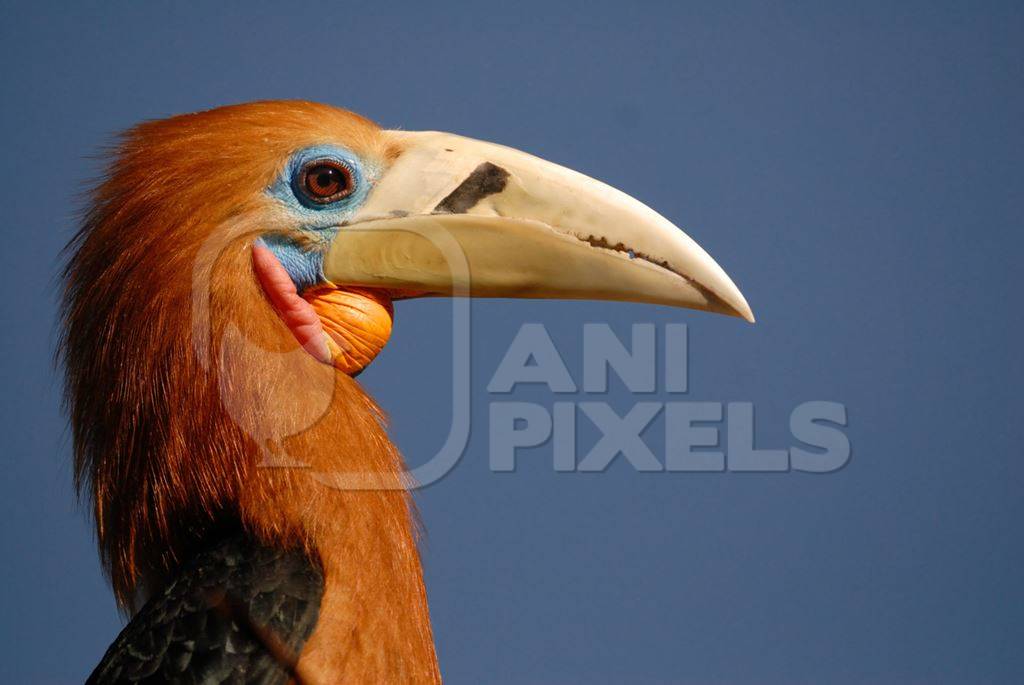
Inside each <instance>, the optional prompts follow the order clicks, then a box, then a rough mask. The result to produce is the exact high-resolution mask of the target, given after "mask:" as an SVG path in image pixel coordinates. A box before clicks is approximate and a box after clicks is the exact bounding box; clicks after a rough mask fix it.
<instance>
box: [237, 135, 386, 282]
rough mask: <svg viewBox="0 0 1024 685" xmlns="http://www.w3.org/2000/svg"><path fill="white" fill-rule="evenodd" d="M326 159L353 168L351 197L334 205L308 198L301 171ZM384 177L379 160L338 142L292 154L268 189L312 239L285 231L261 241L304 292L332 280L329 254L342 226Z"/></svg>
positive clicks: (259, 240)
mask: <svg viewBox="0 0 1024 685" xmlns="http://www.w3.org/2000/svg"><path fill="white" fill-rule="evenodd" d="M321 160H324V161H332V162H335V163H339V164H343V165H345V166H346V167H348V169H349V170H350V171H351V172H352V184H353V187H354V188H353V191H352V192H351V193H350V194H349V195H347V196H346V197H343V198H341V199H340V200H337V201H336V202H331V203H329V204H318V203H316V202H313V201H312V200H310V199H309V198H308V197H307V196H306V194H305V193H304V192H303V188H302V185H301V184H302V180H301V174H302V169H303V168H304V167H305V166H306V165H308V164H309V163H310V162H314V161H321ZM379 175H380V169H379V168H377V166H376V165H375V164H372V163H367V162H366V161H364V160H362V159H360V158H359V156H357V155H356V154H355V153H353V152H352V151H350V150H347V149H345V148H343V147H338V146H335V145H317V146H314V147H308V148H305V149H304V150H300V151H298V152H296V153H295V154H294V155H292V157H291V159H289V160H288V164H287V165H285V168H284V171H283V172H282V173H281V175H280V176H279V177H278V178H277V180H276V181H274V183H273V185H271V186H270V187H269V188H267V191H266V192H267V194H268V195H270V197H272V198H273V199H274V200H276V201H278V202H279V203H281V204H282V205H283V206H284V208H285V210H286V211H288V212H289V213H291V215H292V216H294V217H295V220H296V224H297V226H298V228H299V230H300V231H302V233H303V234H305V237H307V238H309V240H308V242H307V241H304V244H301V245H300V244H299V243H297V242H296V241H295V240H293V239H292V238H290V237H288V236H285V235H281V234H268V235H265V236H262V237H261V238H259V239H258V240H257V242H258V243H259V244H262V245H264V246H266V247H267V248H269V249H270V251H271V252H273V253H274V255H275V256H276V257H277V258H278V260H280V262H281V265H282V266H284V268H285V270H286V271H287V272H288V275H289V276H291V277H292V281H293V282H294V283H295V287H296V288H297V289H298V291H299V292H302V291H303V290H304V289H306V288H309V287H311V286H314V285H319V284H321V283H325V282H326V281H327V278H326V277H325V276H324V268H323V266H324V252H325V251H326V250H327V248H328V247H329V246H330V244H331V241H332V240H334V236H336V235H337V234H338V231H339V230H340V229H341V227H342V226H344V225H345V224H346V223H348V221H349V220H351V218H352V217H353V216H354V215H355V213H356V211H358V209H359V207H360V206H362V204H363V203H364V202H365V201H366V197H367V195H369V193H370V189H371V188H372V187H373V184H374V183H375V182H376V181H377V179H378V177H379Z"/></svg>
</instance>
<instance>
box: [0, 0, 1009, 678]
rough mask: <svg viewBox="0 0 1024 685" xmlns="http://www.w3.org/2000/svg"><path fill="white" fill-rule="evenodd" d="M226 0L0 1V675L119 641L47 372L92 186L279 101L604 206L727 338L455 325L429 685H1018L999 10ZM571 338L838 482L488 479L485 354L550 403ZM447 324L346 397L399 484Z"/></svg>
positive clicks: (569, 326)
mask: <svg viewBox="0 0 1024 685" xmlns="http://www.w3.org/2000/svg"><path fill="white" fill-rule="evenodd" d="M226 5H230V3H217V4H214V3H207V4H205V5H204V7H203V8H202V9H190V8H187V7H186V6H185V5H183V4H172V3H103V4H95V5H87V4H85V3H66V4H65V5H63V6H62V5H60V4H57V3H50V4H47V3H27V2H22V3H9V2H5V3H4V9H3V15H4V19H3V21H2V22H0V65H2V67H0V69H2V73H3V78H2V81H0V95H2V101H3V103H4V107H3V108H2V109H0V123H2V126H0V131H2V133H0V135H2V137H3V151H4V154H3V155H0V168H2V172H0V173H2V175H0V178H2V181H3V182H2V184H0V204H2V206H3V207H4V214H5V216H4V220H3V222H2V224H0V225H2V228H0V231H2V235H3V249H2V250H0V283H2V289H0V292H2V293H4V297H2V298H0V324H2V330H3V335H2V345H3V347H2V354H0V372H2V378H3V386H2V387H3V390H2V393H0V403H2V404H0V432H2V435H3V440H2V442H3V447H2V449H0V454H2V459H3V476H2V478H0V517H2V520H3V526H2V527H0V547H2V549H3V554H2V555H0V569H2V578H3V586H2V590H0V600H2V605H0V645H3V647H0V676H2V680H3V681H4V682H33V683H36V682H40V683H72V682H80V681H81V680H82V679H83V678H84V676H85V675H86V674H87V673H88V672H89V670H90V669H91V668H92V666H93V665H94V664H95V663H96V661H97V660H98V659H99V657H100V655H101V654H102V653H103V651H104V649H105V648H106V646H107V645H108V644H109V642H110V641H111V640H112V638H113V637H114V635H115V634H116V633H117V631H118V630H119V627H120V625H121V620H120V618H119V617H118V615H117V613H116V611H115V608H114V604H113V601H112V599H111V596H110V593H109V590H108V588H107V586H106V585H105V583H104V581H103V579H102V576H101V574H100V571H99V568H98V565H97V561H96V555H95V551H94V548H93V543H92V538H91V531H90V527H89V525H88V523H87V521H86V519H85V516H84V514H83V512H82V511H81V510H80V509H79V508H78V507H77V505H76V504H75V502H74V498H73V495H72V491H71V485H70V480H71V477H70V467H69V439H68V435H67V432H66V428H65V421H64V418H63V417H62V414H61V411H60V407H59V389H60V382H59V379H58V377H57V376H56V374H55V372H54V369H53V366H52V361H51V355H52V347H53V343H54V337H55V336H54V331H55V328H54V318H55V301H56V288H55V274H56V272H57V269H58V251H59V250H60V248H61V246H62V245H63V244H64V243H65V242H66V241H67V239H68V238H69V237H70V236H71V234H72V231H73V230H74V226H75V216H76V211H77V209H78V208H79V207H80V205H79V204H78V201H79V198H80V194H81V191H82V190H83V188H84V187H85V184H86V182H87V180H88V179H89V178H91V177H92V176H93V175H94V174H95V172H96V169H97V167H96V163H95V161H91V160H90V159H89V156H90V155H94V153H96V151H97V149H98V147H99V146H100V145H102V144H103V143H105V142H106V141H108V140H109V139H110V136H111V135H112V134H113V133H114V132H116V131H118V130H120V129H123V128H125V127H127V126H129V125H131V124H133V123H136V122H138V121H140V120H143V119H147V118H154V117H163V116H167V115H171V114H175V113H180V112H185V111H190V110H196V109H203V108H208V107H212V106H216V105H221V104H227V103H233V102H240V101H246V100H252V99H264V98H280V97H288V98H305V99H313V100H320V101H324V102H328V103H333V104H337V105H342V106H346V107H349V108H351V109H354V110H356V111H358V112H360V113H363V114H365V115H367V116H370V117H371V118H374V119H376V120H378V121H379V122H381V123H382V124H383V125H385V126H391V127H403V128H408V129H431V128H434V129H441V130H449V131H454V132H458V133H462V134H466V135H470V136H474V137H478V138H484V139H488V140H493V141H496V142H501V143H505V144H509V145H513V146H515V147H519V148H522V149H525V150H528V151H530V152H533V153H535V154H538V155H541V156H543V157H546V158H548V159H551V160H553V161H557V162H560V163H562V164H565V165H567V166H570V167H573V168H575V169H577V170H580V171H582V172H584V173H587V174H590V175H593V176H596V177H598V178H601V179H602V180H605V181H607V182H609V183H611V184H613V185H615V186H617V187H619V188H621V189H622V190H624V191H626V192H628V193H630V194H632V195H634V196H636V197H638V198H640V199H641V200H643V201H644V202H646V203H648V204H650V205H651V206H653V207H655V208H657V209H658V210H659V211H660V212H661V213H663V214H665V215H666V216H667V217H669V218H670V219H672V220H674V221H676V222H677V223H679V224H680V225H681V226H683V227H685V228H687V230H688V231H689V232H690V234H691V235H692V236H693V237H694V238H695V239H696V240H698V241H699V242H700V243H701V244H702V245H703V246H705V247H706V248H707V249H708V250H709V252H711V254H712V255H714V256H715V257H716V258H717V259H718V260H719V261H720V263H721V264H722V265H723V266H724V267H725V268H726V270H727V271H728V272H729V273H730V274H732V275H733V277H734V278H735V280H736V281H737V283H738V284H739V285H740V287H741V288H742V289H743V291H744V293H745V294H746V295H747V297H748V299H749V300H750V302H751V304H752V306H753V308H754V310H755V312H756V313H757V316H758V324H757V325H756V326H753V327H751V326H747V325H744V324H742V323H740V322H738V321H736V320H731V319H725V318H719V317H712V316H709V315H706V314H699V313H692V312H686V311H682V310H670V309H666V308H659V307H653V306H642V305H609V304H604V303H560V302H558V303H556V302H548V303H538V302H522V301H518V302H514V301H501V302H481V303H476V304H474V307H473V314H474V319H473V367H472V368H473V379H472V388H473V412H474V415H473V431H472V436H471V443H470V448H469V451H468V452H467V456H466V457H465V459H464V460H463V462H462V463H461V465H460V466H459V467H458V468H457V469H456V470H455V472H453V473H452V474H451V475H450V476H449V477H448V478H446V479H445V480H443V481H442V482H440V483H439V484H436V485H434V486H432V487H430V488H427V489H426V490H424V491H422V492H421V493H420V494H419V496H418V501H419V504H420V506H421V508H422V512H423V518H424V520H425V523H426V526H427V528H428V531H429V538H428V540H427V542H426V545H425V547H424V553H425V556H424V561H425V566H426V575H427V585H428V591H429V596H430V604H431V611H432V615H433V619H434V630H435V634H436V637H437V644H438V649H439V652H440V658H441V664H442V670H443V673H444V674H445V676H446V679H447V681H448V682H450V683H456V684H458V683H476V682H488V683H626V682H628V683H670V682H671V683H676V682H681V683H749V682H758V683H793V682H806V683H811V682H830V683H865V682H873V683H880V682H889V683H910V682H916V683H959V682H977V683H981V682H993V683H995V682H1020V679H1021V677H1022V676H1021V674H1022V672H1024V651H1022V650H1021V648H1020V645H1021V640H1022V639H1024V634H1022V629H1024V590H1022V585H1021V582H1020V579H1021V575H1022V571H1021V569H1022V562H1024V545H1022V521H1024V498H1022V497H1021V494H1022V487H1024V461H1022V450H1021V444H1022V441H1021V439H1022V437H1024V435H1022V432H1024V429H1022V427H1021V426H1022V422H1021V413H1022V412H1021V410H1022V408H1024V407H1022V404H1024V403H1022V401H1021V395H1020V390H1019V388H1020V387H1021V382H1022V380H1024V378H1022V375H1024V374H1022V362H1021V356H1020V353H1019V350H1020V340H1021V335H1022V333H1024V330H1022V325H1021V322H1022V317H1021V313H1020V305H1019V304H1018V301H1017V300H1018V299H1019V297H1020V295H1021V292H1022V288H1021V285H1022V283H1021V278H1020V272H1021V267H1020V264H1019V262H1020V259H1021V253H1022V248H1024V242H1022V238H1021V235H1022V219H1021V217H1022V216H1024V193H1022V190H1024V186H1022V173H1021V164H1022V161H1024V155H1022V152H1024V146H1022V143H1024V126H1022V122H1024V93H1022V83H1024V73H1022V71H1024V70H1022V67H1024V42H1022V41H1021V36H1022V35H1024V10H1022V9H1021V7H1020V5H1018V4H1016V3H954V2H907V3H889V2H882V3H875V2H870V3H863V2H861V3H848V4H844V5H841V4H835V3H829V6H828V7H825V6H824V5H823V4H822V3H762V2H727V3H719V2H709V3H699V4H693V3H677V2H662V3H636V4H633V3H623V2H614V3H612V2H586V3H582V2H581V3H566V4H562V3H555V2H543V3H531V2H516V3H470V4H464V5H462V6H457V5H456V4H449V5H448V6H447V7H446V8H445V9H438V8H436V7H432V5H433V3H409V4H408V5H404V4H396V3H387V2H381V3H358V4H357V3H344V2H333V3H311V4H308V5H306V6H304V7H302V8H299V9H296V8H291V7H289V8H285V7H284V6H283V4H282V6H281V7H277V6H273V5H269V4H261V3H257V4H256V5H255V6H253V4H252V3H246V4H245V5H244V6H242V5H237V6H235V7H234V8H229V7H227V6H226ZM593 321H607V322H609V323H610V324H611V325H612V326H613V327H614V329H615V330H616V331H618V332H619V333H620V334H622V335H626V334H627V333H628V331H629V325H630V324H631V323H632V322H654V323H657V324H659V325H661V324H665V323H668V322H686V323H688V324H689V325H690V339H691V360H690V392H689V394H688V395H687V396H685V398H684V399H690V400H706V401H719V400H724V401H753V402H755V403H756V406H757V411H758V436H757V437H758V441H759V444H760V445H763V446H766V447H786V446H788V445H789V444H790V443H791V439H790V438H789V434H788V430H787V420H788V416H789V412H790V411H791V410H792V408H793V407H794V406H796V405H798V404H800V403H801V402H804V401H807V400H816V399H825V400H835V401H840V402H844V403H845V404H846V405H847V406H848V408H849V417H850V427H849V429H848V431H847V433H848V435H849V436H850V439H851V441H852V443H853V449H854V453H853V458H852V460H851V461H850V463H849V464H848V466H847V467H846V468H845V469H843V470H842V471H840V472H838V473H834V474H829V475H817V476H815V475H809V474H800V473H789V474H736V473H726V474H685V473H683V474H639V473H636V472H635V471H633V470H632V469H631V468H630V467H629V465H628V464H626V463H624V462H622V461H621V460H620V461H618V462H616V463H615V464H614V465H613V466H612V467H611V468H610V469H609V470H608V472H606V473H604V474H599V475H593V474H556V473H555V472H554V471H553V469H552V466H551V459H550V449H549V448H548V449H547V450H545V449H538V450H533V451H527V452H524V453H523V454H522V456H521V459H520V468H519V470H518V471H517V472H516V473H515V474H493V473H490V472H489V471H488V468H487V409H488V403H489V401H490V400H491V399H492V398H490V397H489V396H488V395H487V393H486V385H487V381H488V380H489V379H490V377H491V375H492V374H493V372H494V370H495V368H496V367H497V365H498V362H499V361H500V359H501V357H502V355H503V354H504V351H505V350H506V349H507V347H508V344H509V342H510V341H511V339H512V337H513V336H514V335H515V333H516V331H517V330H518V329H519V326H520V324H522V323H524V322H540V323H543V324H545V325H546V326H547V327H548V330H549V331H550V332H551V335H552V337H553V339H554V340H555V342H556V344H557V345H558V347H559V349H560V350H561V351H562V353H563V356H564V357H565V359H566V362H567V364H568V365H569V368H570V370H571V371H572V373H573V375H574V377H575V378H576V379H577V380H579V379H580V378H581V375H580V367H579V363H580V358H581V354H580V350H579V345H580V343H581V339H582V325H583V324H584V323H585V322H593ZM449 323H450V306H449V305H448V304H447V303H445V302H443V301H436V302H421V303H404V304H401V305H400V306H399V307H398V310H397V320H396V332H395V337H394V339H393V342H392V343H391V345H390V347H389V348H388V349H387V350H386V351H385V353H384V354H383V355H382V356H381V357H380V358H379V360H378V361H377V362H376V363H375V365H374V366H373V367H372V368H371V370H370V371H369V372H367V373H366V374H365V375H364V380H365V383H366V385H367V386H368V387H369V388H370V389H371V391H372V392H373V393H374V394H375V395H376V397H377V398H378V400H379V401H380V402H381V404H382V405H383V406H384V407H385V408H386V409H387V410H388V411H389V412H390V414H391V416H392V419H393V434H394V436H395V438H396V440H397V441H398V443H399V445H400V446H401V448H402V449H403V451H404V452H405V453H406V455H408V457H409V459H410V461H412V462H414V463H416V462H418V461H422V460H423V459H425V458H427V457H429V456H430V455H431V454H433V452H434V451H435V450H436V449H437V448H438V446H439V445H440V443H441V441H442V440H443V438H444V436H445V434H446V433H447V427H448V421H449V418H450V416H449V415H450V409H449V400H448V398H449V397H450V394H451V381H450V364H449V359H448V357H449V349H450V344H451V342H450V340H451V338H450V326H449ZM513 398H514V399H521V400H524V401H534V402H539V403H542V404H545V405H546V406H550V404H551V403H552V402H553V401H554V400H555V399H565V398H562V397H559V398H555V397H553V396H551V394H550V393H548V392H547V391H546V390H544V389H543V388H541V389H537V388H531V389H527V390H522V391H517V392H516V393H515V394H514V396H513ZM570 399H572V398H570ZM579 399H593V398H587V397H584V396H581V397H580V398H579ZM598 399H601V400H604V401H608V402H609V404H611V405H613V406H614V407H616V408H617V409H618V410H620V411H624V410H626V409H628V408H629V407H630V406H631V405H632V404H633V403H634V402H635V401H636V400H637V398H635V397H633V396H632V395H630V394H629V393H627V392H626V391H625V389H624V388H623V387H622V386H621V384H618V383H617V382H613V384H612V389H611V391H610V393H609V394H608V396H607V397H606V398H598ZM642 399H653V400H655V401H659V400H660V401H663V400H667V399H672V398H671V397H669V396H667V395H664V394H663V393H660V392H659V393H657V394H655V395H654V396H653V397H652V396H645V397H643V398H642ZM588 431H589V432H588ZM593 433H594V432H593V431H592V430H589V429H588V428H586V426H584V427H583V428H581V434H580V442H581V445H582V446H584V447H586V446H587V445H589V444H592V443H593V440H594V439H595V438H594V435H593ZM646 437H647V439H648V444H649V445H650V446H651V448H652V449H653V450H654V452H655V453H656V454H659V455H661V454H664V445H663V442H664V438H663V435H661V430H660V429H656V430H652V431H649V434H648V435H647V436H646Z"/></svg>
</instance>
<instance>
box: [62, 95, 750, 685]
mask: <svg viewBox="0 0 1024 685" xmlns="http://www.w3.org/2000/svg"><path fill="white" fill-rule="evenodd" d="M63 279H64V292H63V297H64V307H63V317H62V324H63V325H62V329H61V330H62V335H61V341H60V354H61V358H62V361H63V366H64V369H65V387H66V390H65V394H66V403H67V407H68V413H69V418H70V423H71V427H72V435H73V444H74V449H73V451H74V468H75V475H76V482H77V486H78V488H79V492H80V493H81V495H82V496H83V498H85V499H87V500H88V501H89V502H90V505H91V509H92V513H93V515H94V518H95V526H96V537H97V544H98V547H99V553H100V557H101V560H102V564H103V566H104V569H105V571H106V572H107V574H108V576H109V579H110V582H111V584H112V587H113V591H114V593H115V595H116V598H117V601H118V603H119V605H120V606H121V607H122V609H124V610H125V611H126V612H127V613H129V614H131V615H132V618H131V620H130V622H129V623H128V624H127V626H126V627H125V628H124V630H123V631H122V632H121V634H120V635H119V636H118V637H117V638H116V640H115V642H114V643H113V645H112V646H111V647H110V648H109V650H108V651H107V652H106V654H105V656H104V657H103V659H102V661H101V662H100V664H99V665H98V666H97V667H96V669H95V671H94V672H93V673H92V675H91V677H90V678H89V682H90V683H122V682H145V683H156V682H181V683H221V682H230V683H242V682H246V683H283V682H296V683H338V682H355V683H368V682H373V683H384V682H431V683H432V682H440V678H441V677H440V671H439V668H438V663H437V658H436V655H435V651H434V644H433V639H432V636H431V627H430V620H429V615H428V610H427V600H426V594H425V590H424V585H423V577H422V570H421V566H420V559H419V555H418V551H417V534H418V526H417V523H416V516H415V511H414V507H413V505H412V503H411V499H410V494H409V491H410V487H409V486H410V483H409V482H408V478H407V475H406V473H407V472H406V471H405V469H404V466H403V461H402V459H401V457H400V456H399V454H398V452H397V450H396V449H395V447H394V445H393V444H392V443H391V442H390V441H389V440H388V436H387V434H386V431H385V427H384V421H383V417H382V413H381V411H380V410H379V409H378V407H377V405H376V404H375V403H374V401H373V400H372V399H371V398H370V397H369V396H367V394H366V393H365V392H364V391H363V390H362V389H361V387H360V385H359V384H358V382H357V381H356V380H355V379H354V377H355V376H356V375H357V374H358V372H359V371H361V370H362V369H363V368H365V367H366V366H367V365H368V364H369V363H370V362H371V361H372V360H373V358H374V356H375V355H376V354H377V353H378V352H379V351H380V350H381V348H382V347H383V346H384V345H385V343H386V342H387V340H388V337H389V336H390V334H391V325H392V314H393V309H392V302H393V301H395V300H400V299H411V298H416V297H424V296H452V295H470V296H475V297H527V298H563V299H601V300H619V301H636V302H648V303H657V304H665V305H676V306H683V307H690V308H695V309H704V310H710V311H714V312H720V313H725V314H730V315H735V316H739V317H742V318H745V319H747V320H749V321H752V320H753V317H752V315H751V311H750V308H749V307H748V306H747V303H746V301H745V300H744V298H743V296H742V295H741V294H740V292H739V290H738V289H737V288H736V286H735V285H734V284H733V282H732V281H731V280H730V279H729V277H728V276H727V275H726V274H725V272H724V271H723V270H722V269H721V268H720V267H719V266H718V265H717V264H716V263H715V261H713V260H712V259H711V257H709V256H708V255H707V253H705V252H704V251H703V250H702V249H701V248H700V247H699V246H698V245H697V244H696V243H695V242H694V241H693V240H691V239H690V238H689V237H687V236H686V234H684V233H683V232H682V231H681V230H679V229H678V228H677V227H675V226H674V225H673V224H672V223H670V222H669V221H668V220H666V219H665V218H663V217H662V216H660V215H659V214H657V213H656V212H654V211H653V210H651V209H649V208H648V207H646V206H645V205H643V204H641V203H640V202H639V201H637V200H635V199H633V198H631V197H629V196H627V195H625V194H623V193H621V192H619V191H617V190H615V189H613V188H611V187H609V186H607V185H605V184H603V183H600V182H599V181H596V180H594V179H591V178H588V177H586V176H584V175H582V174H579V173H576V172H573V171H570V170H569V169H566V168H564V167H561V166H558V165H555V164H552V163H550V162H546V161H544V160H541V159H538V158H536V157H533V156H531V155H528V154H526V153H523V152H519V151H517V150H514V149H511V148H507V147H503V146H500V145H495V144H490V143H485V142H480V141H477V140H472V139H469V138H464V137H460V136H456V135H451V134H447V133H438V132H409V131H396V130H383V129H381V128H379V127H378V126H377V125H375V124H374V123H372V122H370V121H368V120H367V119H364V118H362V117H360V116H358V115H356V114H353V113H351V112H348V111H345V110H342V109H338V108H334V107H330V106H326V105H321V104H314V103H310V102H302V101H265V102H253V103H248V104H240V105H233V106H227V107H222V108H218V109H213V110H209V111H204V112H198V113H193V114H185V115H181V116H175V117H171V118H168V119H164V120H159V121H150V122H146V123H143V124H141V125H139V126H137V127H135V128H133V129H131V130H129V131H127V132H126V133H124V134H123V135H122V137H121V138H119V140H118V142H117V144H116V145H115V146H114V147H113V148H112V150H111V154H110V158H109V162H108V166H107V169H106V173H105V175H104V177H103V178H102V180H101V181H100V182H99V183H98V185H97V186H96V188H95V189H94V191H93V193H92V195H91V197H90V205H89V207H88V209H87V211H86V212H85V214H84V217H83V221H82V225H81V228H80V230H79V231H78V233H77V234H76V236H75V237H74V238H73V239H72V241H71V243H70V244H69V246H68V258H67V263H66V266H65V268H64V272H63ZM353 474H355V475H356V476H359V477H358V478H355V479H352V478H350V479H348V480H345V479H341V480H340V481H339V480H338V479H337V477H338V476H339V475H341V476H346V475H353ZM342 481H343V482H342Z"/></svg>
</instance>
